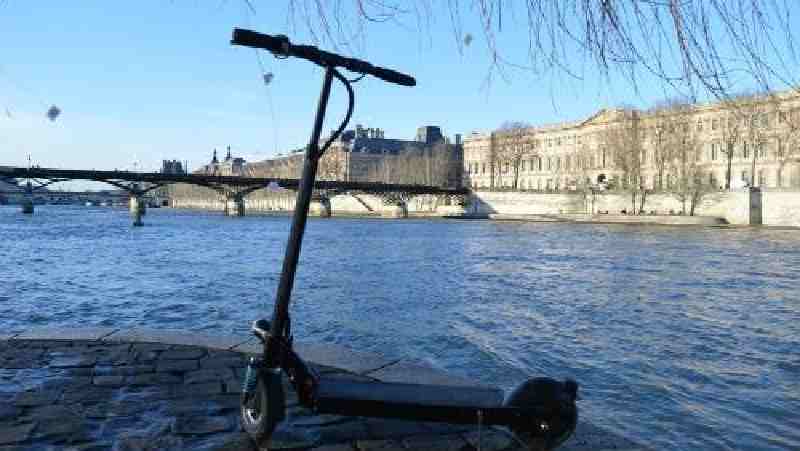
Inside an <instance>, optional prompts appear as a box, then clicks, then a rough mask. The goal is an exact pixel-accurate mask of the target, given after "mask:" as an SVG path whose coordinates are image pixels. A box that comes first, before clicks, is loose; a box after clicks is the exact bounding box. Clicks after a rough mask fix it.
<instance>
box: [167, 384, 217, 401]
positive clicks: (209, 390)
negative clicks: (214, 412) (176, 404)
mask: <svg viewBox="0 0 800 451" xmlns="http://www.w3.org/2000/svg"><path fill="white" fill-rule="evenodd" d="M171 393H172V396H173V397H177V398H180V397H183V396H185V397H192V396H207V395H218V394H220V393H222V383H221V382H206V383H203V384H191V385H176V386H174V387H173V389H172V392H171Z"/></svg>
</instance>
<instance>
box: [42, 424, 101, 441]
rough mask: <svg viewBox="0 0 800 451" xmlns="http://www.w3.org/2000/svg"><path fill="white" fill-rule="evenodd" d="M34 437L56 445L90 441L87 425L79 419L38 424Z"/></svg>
mask: <svg viewBox="0 0 800 451" xmlns="http://www.w3.org/2000/svg"><path fill="white" fill-rule="evenodd" d="M34 437H35V438H37V439H43V438H46V439H49V440H48V441H53V442H56V443H60V442H64V441H66V442H69V443H80V442H85V441H87V440H88V439H89V435H88V433H87V428H86V425H85V424H84V423H83V422H81V421H78V420H77V419H70V420H66V421H65V420H64V419H53V420H47V421H41V422H38V424H37V426H36V430H35V431H34Z"/></svg>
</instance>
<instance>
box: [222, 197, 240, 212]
mask: <svg viewBox="0 0 800 451" xmlns="http://www.w3.org/2000/svg"><path fill="white" fill-rule="evenodd" d="M225 216H244V196H241V195H234V196H228V197H227V198H226V199H225Z"/></svg>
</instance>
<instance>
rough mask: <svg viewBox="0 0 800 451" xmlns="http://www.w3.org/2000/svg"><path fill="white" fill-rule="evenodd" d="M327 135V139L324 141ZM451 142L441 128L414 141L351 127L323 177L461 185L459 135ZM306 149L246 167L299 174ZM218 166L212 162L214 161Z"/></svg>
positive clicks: (323, 164) (322, 167)
mask: <svg viewBox="0 0 800 451" xmlns="http://www.w3.org/2000/svg"><path fill="white" fill-rule="evenodd" d="M326 140H327V137H326V138H324V139H323V140H322V141H323V142H322V143H320V144H323V143H324V142H325V141H326ZM456 140H457V143H455V144H451V143H450V142H448V140H447V138H445V136H444V135H443V134H442V131H441V129H440V128H439V127H436V126H424V127H420V128H419V129H418V130H417V135H416V138H415V139H414V140H403V139H392V138H386V137H385V134H384V131H383V130H382V129H379V128H364V127H362V126H361V125H360V124H359V125H356V127H355V129H354V130H346V131H345V132H343V133H342V135H341V136H340V137H339V138H338V139H337V140H336V141H334V142H333V143H332V145H331V147H330V148H329V149H328V150H327V151H326V152H325V155H324V156H323V158H322V159H321V161H320V164H319V168H318V175H317V179H318V180H342V181H354V182H368V181H372V182H385V183H418V184H435V185H446V186H460V184H461V172H462V170H461V168H462V148H461V144H460V137H459V136H458V135H457V138H456ZM304 152H305V149H296V150H293V151H290V152H288V154H287V155H284V156H279V157H276V158H271V159H268V160H263V161H258V162H253V163H246V164H244V165H243V167H242V169H241V171H242V173H243V174H245V175H248V176H254V177H280V178H298V177H300V172H301V170H302V165H303V158H304ZM208 166H210V167H213V161H212V164H211V165H208Z"/></svg>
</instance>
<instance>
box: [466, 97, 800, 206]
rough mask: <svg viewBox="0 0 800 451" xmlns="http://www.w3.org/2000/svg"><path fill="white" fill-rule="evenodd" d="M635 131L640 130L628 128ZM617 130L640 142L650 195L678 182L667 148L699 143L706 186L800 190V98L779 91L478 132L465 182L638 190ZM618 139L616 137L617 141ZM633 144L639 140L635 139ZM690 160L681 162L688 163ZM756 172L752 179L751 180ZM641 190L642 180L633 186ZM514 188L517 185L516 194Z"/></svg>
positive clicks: (469, 146)
mask: <svg viewBox="0 0 800 451" xmlns="http://www.w3.org/2000/svg"><path fill="white" fill-rule="evenodd" d="M631 124H633V125H631ZM620 130H628V134H629V135H630V136H629V137H628V139H629V140H630V139H633V141H635V142H636V143H639V144H632V145H631V146H629V147H630V148H635V149H637V150H636V152H635V153H636V155H635V158H633V160H635V162H636V164H637V165H640V167H641V169H640V170H639V171H637V172H636V174H637V175H636V177H637V178H639V177H640V180H641V186H643V187H645V188H647V189H654V190H659V189H664V188H666V187H667V185H668V184H670V183H675V182H674V180H675V170H674V167H675V164H674V163H675V159H676V158H678V156H677V155H679V154H678V153H673V154H671V156H666V157H664V155H666V153H665V152H666V151H665V150H664V149H665V148H667V147H668V146H667V144H668V143H669V142H671V141H670V140H672V141H675V140H676V139H678V138H677V136H682V137H683V138H680V139H679V140H680V141H681V142H682V143H683V144H680V143H677V144H675V145H676V146H677V147H680V146H681V145H683V146H684V147H686V146H687V144H686V142H687V140H690V141H691V142H692V152H691V153H692V157H693V158H691V160H690V162H691V164H692V165H694V166H695V167H696V170H697V171H700V172H702V180H703V181H704V183H707V184H708V185H709V187H713V188H714V189H724V188H725V187H726V186H725V185H726V183H725V181H726V179H727V177H726V176H727V172H728V157H727V155H728V153H730V154H731V155H732V158H731V159H730V172H731V177H730V188H741V187H744V186H749V185H751V184H752V185H754V186H760V187H768V188H797V187H800V145H799V144H800V95H798V93H796V92H782V93H776V94H771V95H769V96H759V97H740V98H738V99H735V100H732V101H726V102H716V103H709V104H696V105H682V106H673V107H662V108H653V109H651V110H648V111H633V110H623V109H606V110H601V111H599V112H598V113H596V114H595V115H593V116H591V117H589V118H587V119H585V120H581V121H574V122H564V123H559V124H554V125H542V126H533V127H530V128H525V129H522V130H516V131H515V130H511V131H509V130H503V131H494V132H489V133H472V134H471V135H469V136H467V137H466V139H465V140H464V145H463V152H464V184H465V186H468V187H471V188H473V189H519V190H539V191H570V190H579V189H582V187H586V186H595V187H601V188H605V187H609V186H611V187H613V186H620V185H624V184H625V183H629V182H632V181H633V180H628V179H629V178H631V175H630V173H631V172H630V171H629V170H627V171H626V169H625V168H623V167H622V166H624V165H625V164H624V162H623V160H624V158H622V153H623V152H626V149H627V147H626V149H623V148H621V147H624V146H622V145H620V144H618V143H619V142H620ZM615 136H616V139H612V138H613V137H615ZM633 136H635V138H633ZM685 160H686V158H685V157H684V165H685ZM753 167H755V173H754V174H755V176H753ZM636 182H638V180H637V181H636ZM515 185H516V186H515Z"/></svg>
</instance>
